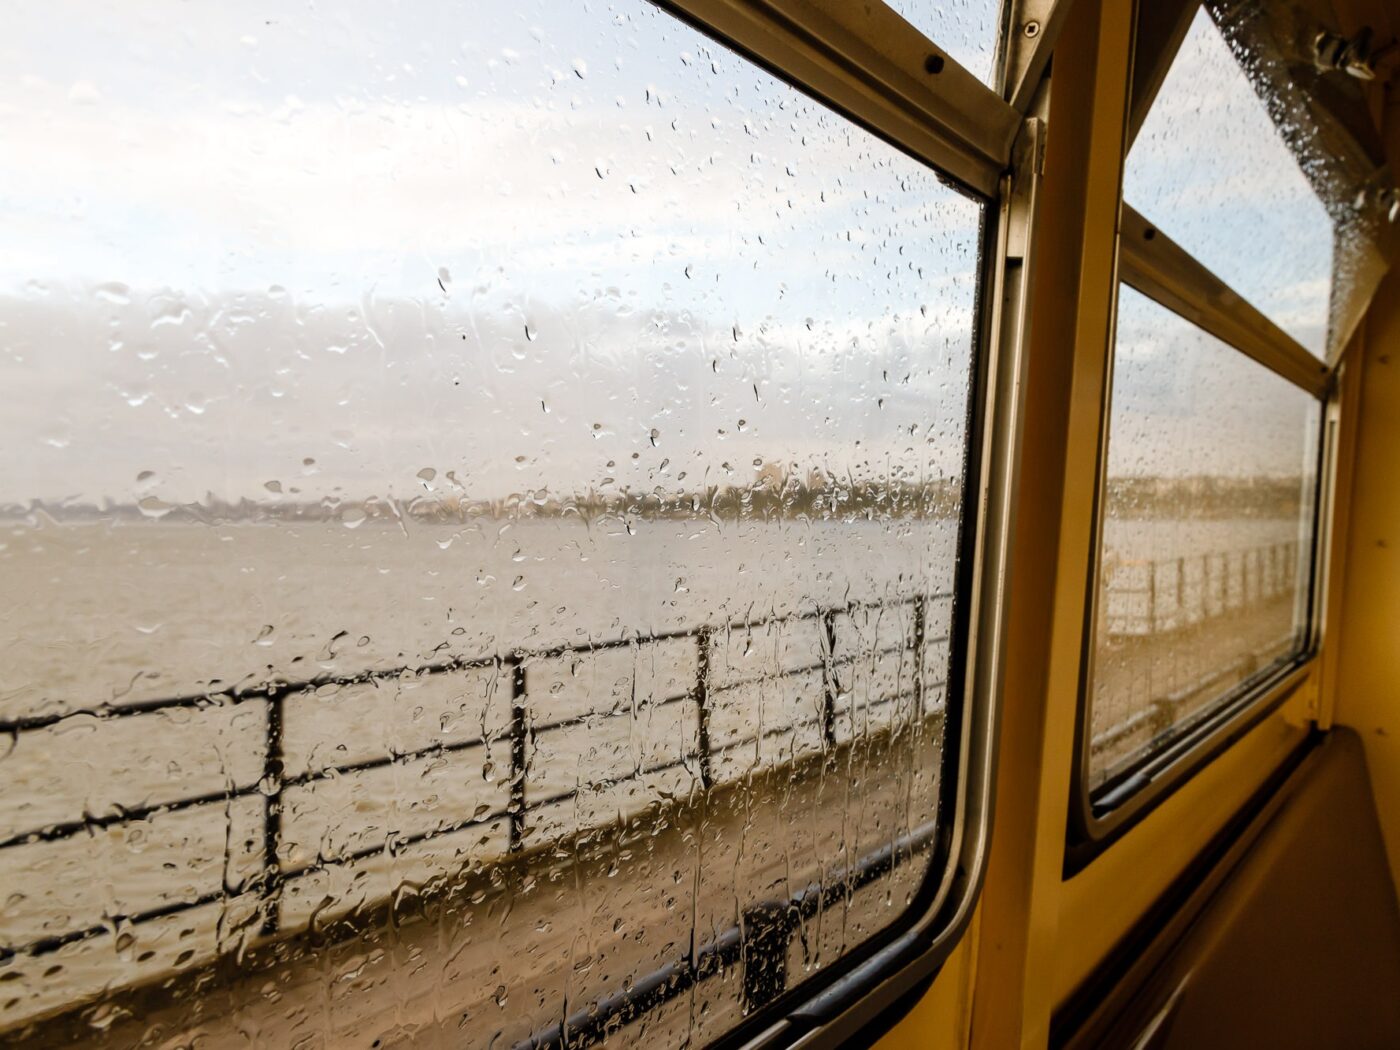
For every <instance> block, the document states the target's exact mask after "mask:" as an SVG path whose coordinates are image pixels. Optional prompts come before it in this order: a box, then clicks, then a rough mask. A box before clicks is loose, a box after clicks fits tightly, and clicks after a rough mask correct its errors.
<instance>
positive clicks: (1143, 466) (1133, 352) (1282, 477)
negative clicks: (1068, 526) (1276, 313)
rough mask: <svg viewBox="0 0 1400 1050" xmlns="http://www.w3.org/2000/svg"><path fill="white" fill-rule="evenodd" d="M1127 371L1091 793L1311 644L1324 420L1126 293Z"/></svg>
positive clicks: (1107, 513)
mask: <svg viewBox="0 0 1400 1050" xmlns="http://www.w3.org/2000/svg"><path fill="white" fill-rule="evenodd" d="M1113 368H1114V372H1113V404H1112V411H1111V414H1110V417H1109V436H1108V463H1107V470H1106V478H1105V485H1106V492H1105V500H1104V511H1103V542H1102V550H1101V552H1100V559H1101V565H1100V571H1099V577H1100V584H1099V594H1098V617H1097V624H1096V634H1097V637H1096V644H1095V652H1094V676H1093V682H1092V692H1091V696H1090V702H1091V718H1090V732H1091V733H1092V742H1091V762H1090V787H1091V788H1093V787H1097V786H1099V785H1100V784H1102V783H1103V782H1104V781H1105V780H1107V779H1109V778H1110V777H1112V776H1113V775H1114V774H1115V773H1117V772H1119V771H1121V770H1122V769H1123V768H1125V767H1126V766H1129V765H1131V764H1132V763H1134V762H1135V761H1136V760H1138V759H1141V758H1142V757H1144V756H1145V755H1147V754H1149V753H1151V752H1152V751H1153V750H1155V749H1157V748H1158V747H1160V746H1161V745H1162V744H1163V743H1164V742H1166V741H1167V740H1169V739H1171V738H1172V737H1173V736H1174V735H1175V734H1176V733H1177V732H1178V731H1179V730H1181V729H1182V728H1183V727H1184V726H1186V725H1188V724H1190V723H1191V722H1192V721H1194V720H1196V719H1199V718H1200V717H1201V716H1202V715H1204V714H1206V713H1208V712H1209V711H1210V710H1212V709H1213V707H1214V706H1215V705H1216V704H1217V703H1218V702H1219V701H1220V700H1221V699H1222V698H1223V697H1225V696H1226V694H1228V693H1230V692H1231V691H1232V690H1234V689H1236V688H1237V687H1238V686H1240V685H1241V684H1242V683H1244V682H1248V681H1250V680H1252V679H1255V678H1257V677H1259V676H1260V675H1262V674H1264V673H1266V672H1267V671H1268V670H1270V669H1271V668H1274V667H1276V666H1277V665H1278V664H1279V663H1281V662H1283V661H1286V660H1287V659H1289V658H1290V657H1291V656H1293V655H1296V654H1297V653H1299V652H1300V651H1301V649H1302V647H1303V645H1304V644H1305V638H1306V630H1307V603H1308V594H1309V572H1308V567H1309V566H1310V565H1311V562H1312V521H1313V504H1314V490H1315V485H1316V466H1315V465H1316V461H1317V443H1318V420H1319V416H1320V408H1319V402H1317V401H1316V400H1315V399H1313V398H1312V397H1311V396H1309V395H1308V394H1306V393H1305V392H1303V391H1302V390H1300V389H1298V388H1297V387H1295V386H1293V385H1292V384H1291V383H1289V382H1288V381H1287V380H1285V379H1282V378H1280V377H1279V376H1277V375H1275V374H1274V373H1272V372H1270V371H1268V370H1267V369H1265V368H1264V367H1263V366H1262V365H1259V364H1257V363H1255V362H1254V361H1252V360H1250V359H1249V358H1247V357H1245V356H1244V355H1243V354H1240V353H1238V352H1237V351H1235V350H1234V349H1233V348H1231V347H1229V346H1227V345H1226V344H1224V343H1222V342H1220V341H1219V340H1217V339H1215V338H1214V337H1213V336H1210V335H1207V334H1206V333H1205V332H1203V331H1201V330H1200V329H1198V328H1196V327H1195V326H1193V325H1191V324H1190V323H1189V322H1187V321H1185V320H1183V319H1181V318H1180V317H1178V316H1176V315H1175V314H1173V313H1171V312H1170V311H1168V310H1166V309H1164V308H1163V307H1161V306H1159V305H1157V304H1156V303H1154V302H1152V301H1151V300H1150V299H1148V298H1147V297H1146V296H1143V295H1141V294H1139V293H1138V292H1135V291H1133V290H1132V289H1130V288H1127V287H1122V288H1120V296H1119V307H1118V341H1117V348H1116V350H1115V357H1114V366H1113Z"/></svg>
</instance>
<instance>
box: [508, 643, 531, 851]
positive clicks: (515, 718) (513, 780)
mask: <svg viewBox="0 0 1400 1050" xmlns="http://www.w3.org/2000/svg"><path fill="white" fill-rule="evenodd" d="M505 665H506V668H507V669H508V670H509V671H510V809H509V813H510V838H509V845H508V848H509V850H510V852H511V853H519V852H520V851H521V850H523V849H524V848H525V773H526V767H527V766H528V765H529V760H530V756H529V745H530V727H529V720H528V713H527V711H526V709H525V665H524V663H522V662H521V659H520V654H519V653H516V654H514V655H512V656H508V657H506V661H505Z"/></svg>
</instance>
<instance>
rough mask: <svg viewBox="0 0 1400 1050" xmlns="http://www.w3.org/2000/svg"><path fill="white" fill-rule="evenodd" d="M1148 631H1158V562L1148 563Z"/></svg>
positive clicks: (1149, 632)
mask: <svg viewBox="0 0 1400 1050" xmlns="http://www.w3.org/2000/svg"><path fill="white" fill-rule="evenodd" d="M1147 633H1148V634H1156V633H1157V563H1156V562H1155V561H1150V562H1148V563H1147Z"/></svg>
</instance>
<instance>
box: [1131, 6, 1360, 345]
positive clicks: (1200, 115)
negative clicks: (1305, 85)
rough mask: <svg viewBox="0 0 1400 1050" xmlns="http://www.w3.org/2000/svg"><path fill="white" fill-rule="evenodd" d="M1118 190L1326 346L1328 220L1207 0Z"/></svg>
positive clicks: (1239, 287) (1274, 316)
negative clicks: (1207, 9)
mask: <svg viewBox="0 0 1400 1050" xmlns="http://www.w3.org/2000/svg"><path fill="white" fill-rule="evenodd" d="M1123 197H1124V199H1125V200H1127V201H1128V202H1129V203H1130V204H1132V205H1133V206H1134V207H1135V208H1137V209H1138V210H1139V211H1140V212H1142V214H1143V215H1145V216H1147V217H1148V218H1149V219H1151V220H1152V221H1153V222H1155V223H1157V224H1158V225H1160V226H1161V228H1162V230H1163V231H1164V232H1165V233H1166V234H1167V235H1168V236H1170V237H1171V238H1173V239H1174V240H1175V241H1177V242H1178V243H1179V244H1180V245H1181V246H1182V247H1184V248H1185V249H1186V250H1187V251H1189V252H1190V253H1191V254H1192V255H1194V256H1195V257H1196V258H1197V259H1199V260H1200V261H1201V262H1202V263H1203V264H1204V265H1205V266H1206V267H1207V268H1208V269H1210V270H1211V271H1212V272H1213V273H1215V274H1216V275H1217V276H1218V277H1220V278H1221V279H1222V280H1223V281H1225V282H1226V283H1227V284H1229V285H1230V286H1231V287H1232V288H1234V289H1235V290H1236V291H1237V292H1239V293H1240V294H1241V295H1242V296H1244V297H1245V298H1246V299H1248V300H1249V301H1250V302H1251V303H1252V304H1253V305H1254V306H1256V307H1257V308H1258V309H1259V310H1260V311H1261V312H1263V313H1264V314H1266V315H1267V316H1268V317H1269V318H1270V320H1272V321H1273V322H1274V323H1275V324H1277V325H1278V326H1279V327H1280V328H1282V329H1284V330H1285V331H1286V332H1288V333H1289V334H1290V335H1292V336H1293V337H1294V338H1295V339H1297V340H1298V341H1299V342H1300V343H1301V344H1302V345H1303V346H1305V347H1307V348H1308V349H1309V350H1311V351H1313V352H1314V353H1316V354H1319V355H1320V354H1322V353H1323V351H1324V350H1325V345H1326V337H1327V307H1328V295H1329V293H1330V289H1331V284H1332V225H1331V221H1330V220H1329V218H1328V216H1327V212H1326V210H1325V209H1324V208H1323V206H1322V202H1321V201H1319V200H1318V198H1317V196H1316V194H1314V193H1313V190H1312V188H1311V186H1310V185H1309V184H1308V180H1307V177H1306V176H1305V175H1304V174H1303V171H1302V169H1301V168H1300V167H1299V165H1298V161H1297V159H1296V158H1295V156H1294V155H1293V153H1292V152H1290V150H1289V148H1288V146H1287V145H1286V144H1285V143H1284V140H1283V138H1282V137H1281V136H1280V135H1279V132H1278V129H1277V128H1276V127H1275V126H1274V123H1273V121H1272V120H1270V118H1269V114H1268V111H1267V110H1266V108H1265V105H1264V102H1263V100H1262V99H1261V98H1260V96H1259V94H1258V93H1256V90H1255V88H1254V87H1253V86H1252V85H1251V83H1250V77H1249V74H1248V71H1247V69H1245V68H1241V65H1240V63H1239V62H1238V61H1237V60H1236V58H1235V56H1234V55H1233V54H1232V53H1231V50H1230V46H1229V44H1227V43H1226V41H1225V39H1224V38H1223V37H1222V36H1221V34H1220V32H1219V30H1218V29H1217V28H1216V26H1215V23H1214V22H1212V21H1211V18H1210V15H1209V14H1208V13H1207V12H1206V10H1205V8H1202V9H1201V10H1200V11H1199V12H1198V13H1197V15H1196V19H1195V21H1194V22H1193V23H1192V25H1191V29H1190V31H1189V32H1188V34H1187V36H1186V40H1185V42H1184V43H1183V44H1182V46H1181V51H1180V52H1179V53H1178V54H1177V56H1176V60H1175V61H1174V62H1173V63H1172V67H1171V70H1170V72H1169V73H1168V74H1167V79H1166V82H1165V83H1164V84H1163V85H1162V90H1161V92H1160V93H1159V94H1158V96H1157V99H1156V101H1155V102H1154V103H1153V105H1152V109H1151V110H1150V112H1149V113H1148V115H1147V119H1146V121H1145V122H1144V123H1143V126H1142V130H1141V131H1140V132H1139V133H1138V137H1137V139H1136V140H1135V141H1134V143H1133V148H1132V150H1131V152H1130V153H1129V154H1128V160H1127V165H1126V168H1125V170H1124V173H1123Z"/></svg>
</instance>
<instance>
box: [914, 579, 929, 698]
mask: <svg viewBox="0 0 1400 1050" xmlns="http://www.w3.org/2000/svg"><path fill="white" fill-rule="evenodd" d="M927 638H928V595H925V594H921V595H919V597H918V598H917V599H915V601H914V711H915V715H914V717H915V720H916V721H917V720H920V719H922V718H923V717H924V716H925V715H927V714H928V711H927V710H926V709H925V707H924V642H925V641H926V640H927Z"/></svg>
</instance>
